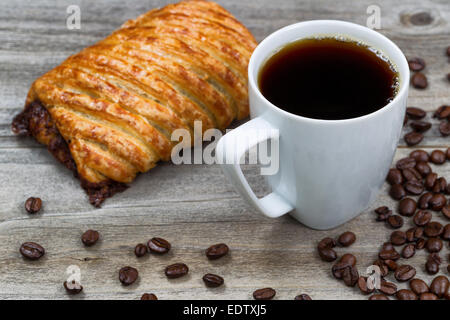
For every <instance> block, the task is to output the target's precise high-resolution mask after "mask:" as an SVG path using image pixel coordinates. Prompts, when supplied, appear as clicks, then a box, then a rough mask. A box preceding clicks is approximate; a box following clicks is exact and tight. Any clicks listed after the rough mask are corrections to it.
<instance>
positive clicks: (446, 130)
mask: <svg viewBox="0 0 450 320" xmlns="http://www.w3.org/2000/svg"><path fill="white" fill-rule="evenodd" d="M439 132H440V133H441V136H443V137H447V136H450V121H448V120H445V121H442V122H441V123H440V124H439Z"/></svg>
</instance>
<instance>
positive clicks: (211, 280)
mask: <svg viewBox="0 0 450 320" xmlns="http://www.w3.org/2000/svg"><path fill="white" fill-rule="evenodd" d="M202 279H203V282H204V283H205V285H206V286H207V287H210V288H216V287H220V286H221V285H222V284H223V282H224V280H223V278H222V277H221V276H218V275H216V274H212V273H207V274H205V275H204V276H203V278H202Z"/></svg>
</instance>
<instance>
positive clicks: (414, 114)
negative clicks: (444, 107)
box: [406, 107, 427, 120]
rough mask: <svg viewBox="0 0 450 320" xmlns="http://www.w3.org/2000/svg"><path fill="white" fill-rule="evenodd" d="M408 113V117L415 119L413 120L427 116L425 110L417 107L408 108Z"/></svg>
mask: <svg viewBox="0 0 450 320" xmlns="http://www.w3.org/2000/svg"><path fill="white" fill-rule="evenodd" d="M406 114H407V115H408V117H409V118H410V119H413V120H419V119H422V118H425V116H426V115H427V113H426V112H425V110H423V109H420V108H416V107H408V108H406Z"/></svg>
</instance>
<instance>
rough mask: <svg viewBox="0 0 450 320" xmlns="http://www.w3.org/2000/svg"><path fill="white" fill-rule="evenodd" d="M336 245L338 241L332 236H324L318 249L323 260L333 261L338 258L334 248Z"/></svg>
mask: <svg viewBox="0 0 450 320" xmlns="http://www.w3.org/2000/svg"><path fill="white" fill-rule="evenodd" d="M335 246H336V241H335V240H334V239H332V238H324V239H322V240H321V241H320V242H319V244H318V245H317V251H318V252H319V256H320V258H321V259H322V260H323V261H326V262H331V261H334V260H336V259H337V254H336V251H334V250H333V249H332V248H334V247H335Z"/></svg>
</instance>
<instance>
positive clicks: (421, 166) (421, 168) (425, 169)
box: [415, 161, 432, 177]
mask: <svg viewBox="0 0 450 320" xmlns="http://www.w3.org/2000/svg"><path fill="white" fill-rule="evenodd" d="M415 169H416V170H417V172H418V173H419V174H420V175H421V176H422V177H426V176H427V175H428V174H430V173H431V172H432V170H431V167H430V166H429V164H428V163H426V162H424V161H419V162H417V164H416V166H415Z"/></svg>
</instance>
